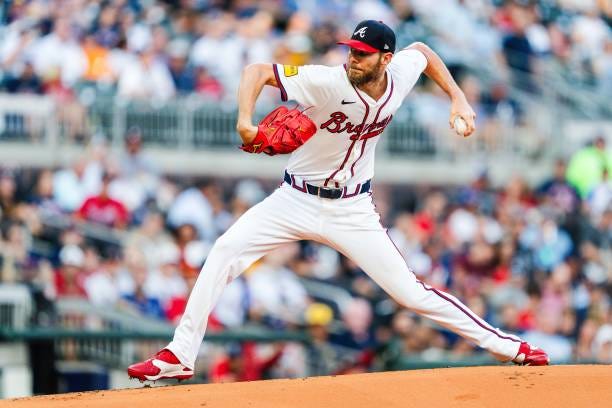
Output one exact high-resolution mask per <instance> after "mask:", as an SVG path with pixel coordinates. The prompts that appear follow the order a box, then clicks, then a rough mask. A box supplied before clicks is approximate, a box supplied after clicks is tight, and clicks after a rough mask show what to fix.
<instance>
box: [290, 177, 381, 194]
mask: <svg viewBox="0 0 612 408" xmlns="http://www.w3.org/2000/svg"><path fill="white" fill-rule="evenodd" d="M370 182H371V180H368V181H366V182H365V183H359V184H357V185H356V186H355V189H354V190H353V189H352V188H351V190H353V191H347V188H346V187H343V188H327V187H319V186H313V185H312V184H308V183H306V182H305V181H302V183H301V185H298V184H297V183H296V182H295V177H293V176H292V175H290V174H289V173H287V171H286V170H285V183H287V184H289V185H290V186H291V187H293V188H295V189H296V190H299V191H301V192H302V193H308V194H312V195H316V196H319V197H321V198H329V199H332V200H335V199H337V198H350V197H355V196H356V195H357V194H363V193H367V192H368V191H370Z"/></svg>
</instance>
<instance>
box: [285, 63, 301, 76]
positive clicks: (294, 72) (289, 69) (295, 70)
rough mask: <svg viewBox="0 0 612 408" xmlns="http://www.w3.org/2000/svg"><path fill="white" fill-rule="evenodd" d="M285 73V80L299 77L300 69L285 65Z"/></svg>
mask: <svg viewBox="0 0 612 408" xmlns="http://www.w3.org/2000/svg"><path fill="white" fill-rule="evenodd" d="M283 71H284V72H285V78H288V77H291V76H294V75H297V73H298V67H296V66H295V65H283Z"/></svg>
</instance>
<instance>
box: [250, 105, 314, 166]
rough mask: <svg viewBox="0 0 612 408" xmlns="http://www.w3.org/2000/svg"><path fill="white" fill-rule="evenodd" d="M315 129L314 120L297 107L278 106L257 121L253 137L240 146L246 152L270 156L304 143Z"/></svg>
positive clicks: (292, 149) (286, 151)
mask: <svg viewBox="0 0 612 408" xmlns="http://www.w3.org/2000/svg"><path fill="white" fill-rule="evenodd" d="M316 131H317V126H316V125H315V124H314V122H313V121H312V120H310V118H309V117H308V116H306V115H304V114H303V113H302V112H300V111H299V110H298V109H288V108H286V107H285V106H279V107H278V108H276V109H274V110H273V111H272V112H270V113H268V115H267V116H266V117H265V118H263V119H262V121H261V122H260V123H259V125H258V126H257V136H255V139H253V141H252V142H251V143H249V144H243V145H242V146H240V148H241V149H242V150H244V151H245V152H248V153H262V152H263V153H265V154H267V155H270V156H274V155H275V154H287V153H291V152H293V151H294V150H295V149H297V148H298V147H300V146H301V145H303V144H304V143H306V141H307V140H308V139H310V138H311V137H312V136H313V135H314V134H315V133H316Z"/></svg>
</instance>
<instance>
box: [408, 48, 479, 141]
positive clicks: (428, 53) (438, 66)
mask: <svg viewBox="0 0 612 408" xmlns="http://www.w3.org/2000/svg"><path fill="white" fill-rule="evenodd" d="M408 48H409V49H414V50H417V51H420V52H421V53H422V54H423V55H424V56H425V58H426V59H427V66H426V67H425V70H424V71H423V73H424V74H425V75H427V76H428V77H429V78H430V79H431V80H432V81H434V82H435V83H436V84H438V86H439V87H440V88H442V90H443V91H444V92H446V94H447V95H448V96H449V97H450V99H451V112H450V116H449V120H448V124H449V126H450V127H451V129H452V128H453V127H454V126H455V125H454V122H455V119H456V118H457V117H461V118H462V119H463V120H464V121H465V123H466V130H465V132H463V136H464V137H467V136H469V135H471V134H472V133H474V131H475V130H476V121H475V119H476V114H475V113H474V110H473V109H472V107H471V106H470V104H469V102H468V101H467V98H466V97H465V94H464V93H463V91H462V90H461V88H459V85H457V82H455V80H454V79H453V76H452V75H451V73H450V72H449V71H448V68H447V67H446V64H444V61H442V59H441V58H440V56H438V54H436V53H435V52H434V51H433V50H432V49H431V48H429V47H428V46H427V45H425V44H423V43H420V42H416V43H414V44H411V45H410V46H408Z"/></svg>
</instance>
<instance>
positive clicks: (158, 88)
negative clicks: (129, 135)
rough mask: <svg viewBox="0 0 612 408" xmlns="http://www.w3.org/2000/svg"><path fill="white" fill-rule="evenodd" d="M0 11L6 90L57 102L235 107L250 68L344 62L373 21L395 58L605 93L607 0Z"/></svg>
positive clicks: (611, 42)
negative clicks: (362, 28) (402, 51)
mask: <svg viewBox="0 0 612 408" xmlns="http://www.w3.org/2000/svg"><path fill="white" fill-rule="evenodd" d="M0 10H1V12H2V14H1V15H0V18H2V28H0V38H1V39H2V41H0V44H1V46H0V68H1V70H0V71H2V73H3V75H2V82H1V84H2V85H1V86H2V89H4V90H6V91H8V92H28V93H36V94H40V93H46V94H51V95H53V96H55V97H57V98H61V99H63V100H70V99H71V98H72V99H74V98H77V99H79V98H81V99H83V98H85V96H84V95H79V92H78V90H79V85H80V84H83V83H94V84H96V85H97V88H98V90H99V91H100V92H104V91H112V92H116V94H117V95H118V96H120V97H122V98H126V99H141V100H151V99H153V100H156V101H161V102H163V101H167V100H169V99H170V98H172V97H173V96H174V95H179V94H191V93H197V94H201V95H204V96H206V97H209V98H213V99H217V100H218V99H222V98H229V99H230V100H231V99H232V98H235V94H236V89H237V83H238V81H237V78H238V77H239V75H240V72H241V70H242V68H243V67H244V66H245V65H246V64H248V63H254V62H272V61H274V62H280V63H284V64H292V65H303V64H305V63H323V64H330V65H334V64H340V63H342V62H344V59H345V52H344V49H343V48H341V47H338V46H337V45H336V41H338V40H339V39H343V38H346V37H349V36H350V34H351V30H352V28H353V27H354V25H355V24H356V23H357V22H358V21H360V20H362V19H371V18H373V19H378V20H383V21H384V22H386V23H387V24H389V25H390V26H391V27H392V28H394V29H395V30H396V32H397V35H398V39H399V41H398V46H400V47H402V46H407V45H408V44H409V43H410V42H412V41H415V40H423V41H425V42H427V43H429V44H430V45H431V46H432V47H433V48H434V49H436V50H437V51H438V52H439V53H440V54H441V55H442V56H443V57H444V59H445V61H447V62H448V63H449V64H451V65H459V66H460V65H468V66H469V65H472V66H474V65H475V66H480V67H482V66H483V64H485V65H486V66H491V67H495V70H496V71H498V72H499V73H500V75H502V76H503V77H505V78H506V79H513V78H514V77H516V78H515V79H517V81H518V83H519V84H522V85H523V86H525V87H526V88H528V89H529V88H534V87H536V85H535V84H534V83H532V82H531V81H530V80H529V78H528V75H529V74H534V73H537V71H538V69H539V67H538V65H539V63H540V62H542V61H545V60H554V61H556V62H557V63H558V65H560V66H564V67H566V68H567V72H570V73H572V75H574V78H572V80H574V81H575V83H578V80H580V81H582V82H584V83H586V84H590V85H596V87H597V88H598V89H602V88H603V89H608V90H612V37H611V30H610V24H611V22H612V6H611V5H610V2H609V1H606V0H580V1H576V0H443V1H438V2H436V4H435V6H433V5H432V4H431V2H429V1H424V0H388V1H383V0H358V1H345V0H334V1H320V0H303V1H294V0H261V1H256V0H184V1H171V0H167V1H163V0H105V1H97V0H96V1H91V0H30V1H27V0H23V1H13V2H8V3H5V5H4V6H3V8H1V9H0ZM524 74H527V77H525V75H524ZM481 86H484V84H481ZM487 86H488V87H487V88H486V89H483V90H482V91H483V93H486V94H487V95H488V96H489V97H492V98H496V97H499V94H500V92H501V93H503V91H502V90H500V89H495V88H494V89H489V87H490V85H487ZM498 87H499V85H498ZM531 90H532V91H534V89H531ZM489 94H490V95H489Z"/></svg>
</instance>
